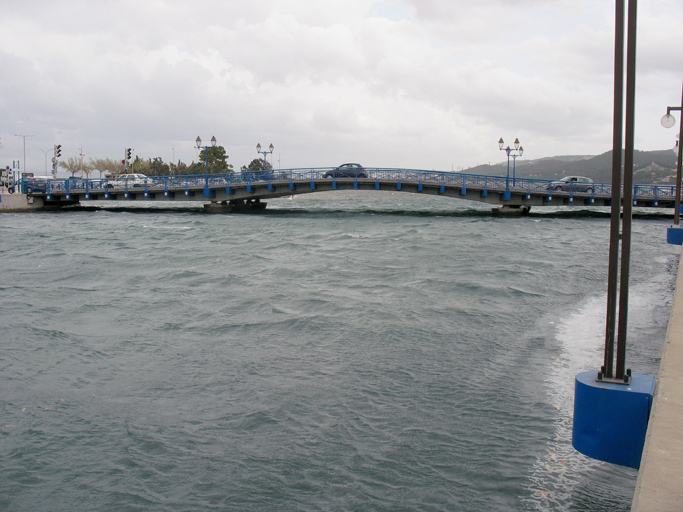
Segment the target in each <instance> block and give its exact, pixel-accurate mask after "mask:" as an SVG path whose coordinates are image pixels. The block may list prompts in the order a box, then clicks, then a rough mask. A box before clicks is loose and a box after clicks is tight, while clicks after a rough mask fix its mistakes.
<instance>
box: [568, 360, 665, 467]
mask: <svg viewBox="0 0 683 512" xmlns="http://www.w3.org/2000/svg"><path fill="white" fill-rule="evenodd" d="M597 375H598V374H597V372H594V371H590V372H583V373H580V374H578V375H577V376H576V389H575V396H574V432H573V436H572V445H573V446H574V448H576V450H578V451H579V452H581V453H583V454H584V455H587V456H588V457H591V458H593V459H598V460H602V461H605V462H611V463H612V464H619V465H620V466H628V467H631V468H635V469H638V468H639V467H640V457H641V455H642V453H643V445H644V444H645V434H646V432H647V422H648V419H649V417H650V409H651V407H652V400H653V395H654V391H655V377H653V376H652V375H643V374H639V373H634V374H633V375H632V376H631V384H630V385H628V386H627V385H623V384H608V383H604V382H598V381H597V380H596V379H597Z"/></svg>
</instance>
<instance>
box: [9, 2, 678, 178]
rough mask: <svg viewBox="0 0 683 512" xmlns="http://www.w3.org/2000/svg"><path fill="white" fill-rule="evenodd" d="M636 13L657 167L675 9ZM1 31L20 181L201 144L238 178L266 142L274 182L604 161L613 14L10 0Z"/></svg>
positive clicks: (642, 89) (608, 5)
mask: <svg viewBox="0 0 683 512" xmlns="http://www.w3.org/2000/svg"><path fill="white" fill-rule="evenodd" d="M639 4H640V5H639V13H638V14H639V18H638V23H639V24H638V55H637V66H638V78H637V99H636V106H637V115H636V148H637V149H641V150H652V149H668V148H671V147H673V145H674V143H675V134H676V132H677V129H673V130H666V129H664V128H662V127H661V125H660V121H659V120H660V118H661V117H662V115H663V114H665V113H666V107H667V106H669V105H671V106H677V105H680V102H681V87H682V85H683V2H682V1H681V0H647V1H644V0H641V1H640V2H639ZM0 13H1V15H0V38H1V39H0V41H1V43H0V69H1V70H2V75H1V76H0V106H1V108H0V116H1V117H0V139H1V142H2V144H3V146H4V147H3V149H0V165H2V166H3V167H4V166H6V165H10V166H11V164H12V160H19V159H22V158H23V140H24V139H23V138H22V137H16V136H14V134H33V135H34V136H33V137H27V138H26V159H27V170H28V171H29V172H36V173H41V174H42V173H43V171H44V168H45V151H49V150H50V149H51V148H52V147H53V144H56V143H59V144H62V148H63V149H62V152H63V157H69V156H75V155H76V154H77V153H80V150H81V147H82V148H83V152H84V153H85V154H86V159H87V158H90V157H92V158H98V157H111V158H115V159H121V158H123V152H124V148H125V147H131V148H133V149H134V154H137V155H140V156H141V157H143V158H145V159H146V158H150V157H156V156H160V157H162V158H163V159H164V160H165V161H170V160H171V159H172V158H173V157H175V160H176V161H177V160H179V159H180V160H182V161H184V162H186V163H189V162H191V161H192V160H194V159H196V150H195V149H194V148H193V146H194V140H195V139H196V137H197V136H198V135H199V136H201V138H202V139H203V140H204V141H207V142H208V141H209V139H210V138H211V136H213V135H215V136H216V138H217V139H218V144H219V145H222V146H224V147H225V148H226V151H227V153H228V155H230V158H229V160H228V162H230V163H232V164H233V165H234V166H235V168H239V167H240V166H242V165H245V164H247V163H249V161H251V160H252V159H253V158H256V157H258V156H259V155H258V154H257V153H256V148H255V146H256V144H257V143H259V142H260V143H261V145H262V146H264V147H267V146H268V145H269V144H271V143H272V144H273V145H274V146H275V151H274V153H273V157H274V165H275V167H276V168H277V167H278V166H280V167H281V168H291V167H324V166H333V165H338V164H341V163H344V162H359V163H361V164H363V165H366V166H372V167H403V168H418V169H436V170H444V171H445V170H451V169H454V170H457V169H460V168H466V167H468V166H473V165H477V164H481V163H488V162H491V163H494V162H500V161H503V160H504V159H505V158H504V157H505V154H504V153H503V152H501V151H499V150H498V145H497V142H498V139H499V138H500V137H503V138H504V139H505V141H506V143H512V142H513V141H514V139H515V137H519V139H520V140H521V142H522V145H523V146H524V150H525V152H524V158H525V159H526V158H528V159H536V158H541V157H545V156H554V155H561V154H587V155H590V154H600V153H603V152H605V151H608V150H609V149H611V139H612V135H611V123H612V87H613V86H612V82H613V55H614V48H613V45H614V35H613V33H614V2H613V1H610V0H381V1H373V0H315V1H314V0H248V1H246V0H245V1H241V0H224V1H210V0H204V1H197V2H189V1H176V0H130V1H116V0H83V1H69V0H61V1H41V0H30V1H27V0H3V2H2V8H1V9H0ZM675 115H676V117H677V122H678V119H680V116H679V115H678V114H675ZM676 128H678V124H677V125H676ZM41 150H42V151H41ZM49 157H51V153H50V154H49V155H48V158H49ZM278 162H279V163H278ZM64 173H65V171H63V170H62V171H61V172H60V175H64Z"/></svg>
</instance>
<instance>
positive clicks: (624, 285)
mask: <svg viewBox="0 0 683 512" xmlns="http://www.w3.org/2000/svg"><path fill="white" fill-rule="evenodd" d="M637 11H638V1H637V0H629V2H628V34H627V42H626V126H625V127H626V134H625V135H626V137H625V145H624V146H625V147H624V205H623V207H624V211H623V220H622V229H621V277H620V279H619V320H618V328H619V331H618V333H617V370H616V375H615V377H616V378H617V379H623V378H624V374H625V372H626V331H627V326H628V288H629V286H628V282H629V275H630V268H631V224H632V220H633V151H634V145H635V144H634V142H635V100H636V20H637V15H638V13H637Z"/></svg>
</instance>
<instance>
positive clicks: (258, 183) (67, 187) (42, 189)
mask: <svg viewBox="0 0 683 512" xmlns="http://www.w3.org/2000/svg"><path fill="white" fill-rule="evenodd" d="M333 170H334V169H330V168H324V169H291V170H284V171H283V170H280V171H262V172H253V173H227V174H209V175H191V176H160V177H148V178H144V179H138V180H121V179H80V178H69V179H63V180H47V181H46V180H42V181H40V180H31V179H27V180H23V181H22V182H21V183H20V186H21V191H22V192H24V193H27V194H28V195H30V196H37V197H43V198H45V199H46V200H47V201H49V202H55V203H59V202H71V201H80V200H126V201H134V200H145V201H150V200H152V201H203V202H233V203H236V202H244V201H254V200H263V199H269V198H275V197H282V196H289V195H292V194H308V193H315V192H321V191H326V190H344V189H358V190H393V191H400V192H408V193H416V194H432V195H443V196H446V197H453V198H459V199H466V200H469V201H478V202H484V203H490V204H498V205H511V206H522V205H526V206H561V205H570V206H583V205H592V206H609V205H610V204H611V196H612V187H611V184H608V183H590V184H586V183H582V184H578V186H577V184H574V183H568V184H564V185H560V184H559V183H558V182H557V181H551V180H535V179H526V178H517V179H510V178H507V177H505V176H484V175H476V174H465V173H452V172H436V171H422V170H410V169H366V170H365V175H364V177H337V178H334V177H329V176H330V172H331V171H333ZM326 176H328V177H326ZM560 186H562V187H564V188H562V189H560V188H559V187H560ZM633 197H634V205H636V206H645V207H660V208H668V207H673V204H674V187H672V186H668V185H667V186H659V185H636V186H634V196H633Z"/></svg>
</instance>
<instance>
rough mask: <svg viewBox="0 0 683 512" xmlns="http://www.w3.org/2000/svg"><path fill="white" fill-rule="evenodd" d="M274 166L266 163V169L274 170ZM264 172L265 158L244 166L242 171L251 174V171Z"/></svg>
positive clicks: (254, 160)
mask: <svg viewBox="0 0 683 512" xmlns="http://www.w3.org/2000/svg"><path fill="white" fill-rule="evenodd" d="M272 168H273V166H272V165H271V164H270V162H266V169H272ZM262 170H263V158H254V159H253V160H252V161H251V162H249V165H248V166H244V165H243V166H242V168H241V169H240V171H242V172H251V171H262Z"/></svg>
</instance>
